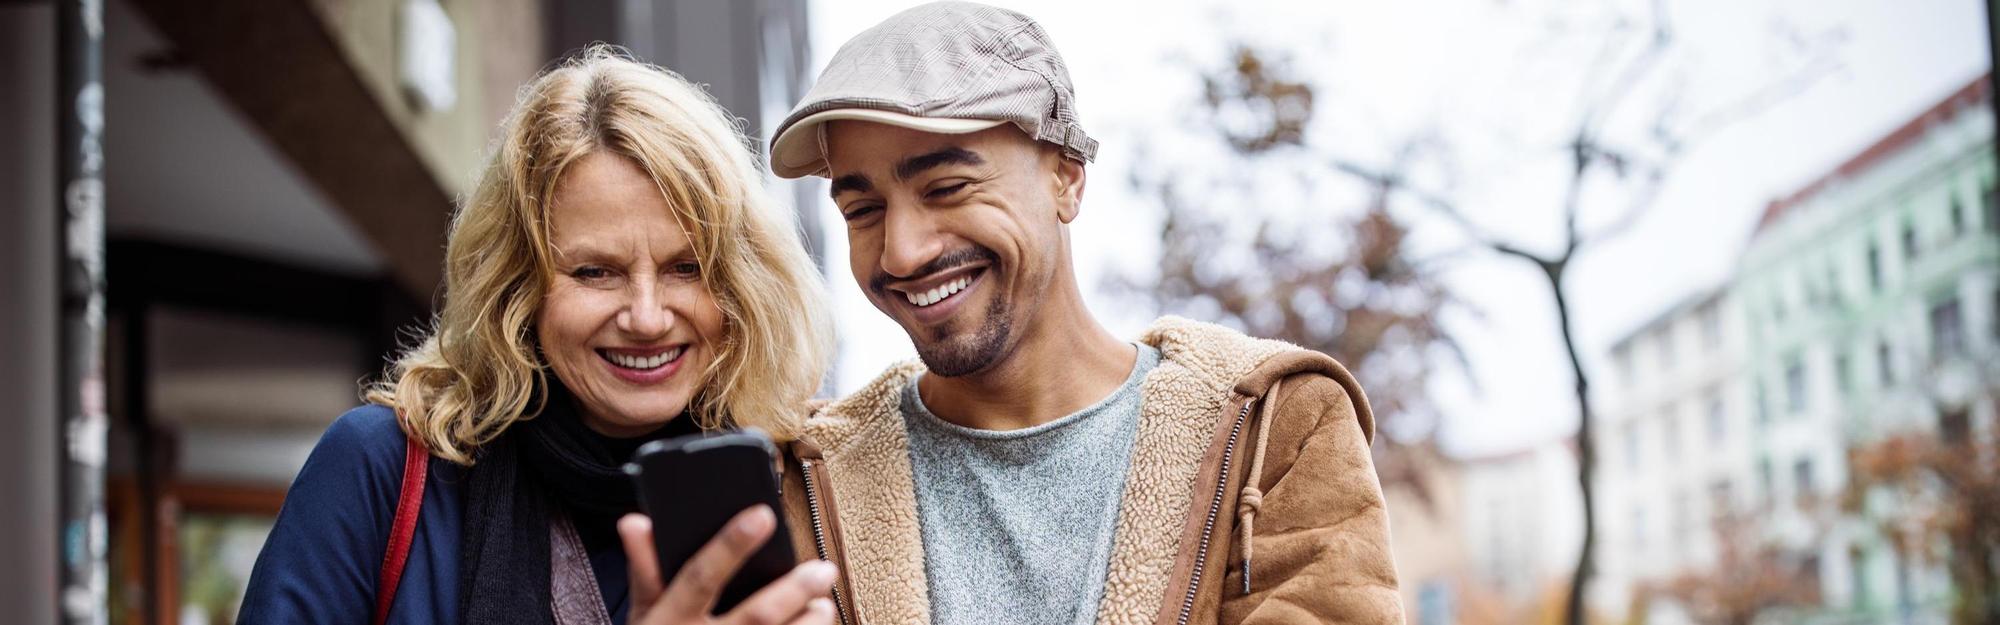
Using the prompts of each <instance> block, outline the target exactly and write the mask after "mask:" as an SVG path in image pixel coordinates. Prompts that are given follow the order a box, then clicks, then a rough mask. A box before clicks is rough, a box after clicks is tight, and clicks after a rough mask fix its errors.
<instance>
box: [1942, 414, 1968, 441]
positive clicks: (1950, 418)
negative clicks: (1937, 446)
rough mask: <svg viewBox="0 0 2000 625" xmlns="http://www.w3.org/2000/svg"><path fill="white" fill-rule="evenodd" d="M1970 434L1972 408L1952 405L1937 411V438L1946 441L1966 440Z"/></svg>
mask: <svg viewBox="0 0 2000 625" xmlns="http://www.w3.org/2000/svg"><path fill="white" fill-rule="evenodd" d="M1970 436H1972V409H1971V408H1969V407H1967V406H1964V405H1958V406H1952V407H1948V408H1944V409H1943V410H1939V411H1938V438H1939V439H1941V440H1943V441H1944V442H1947V443H1960V442H1966V441H1967V440H1968V437H1970Z"/></svg>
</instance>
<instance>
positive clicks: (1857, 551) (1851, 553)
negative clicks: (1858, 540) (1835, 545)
mask: <svg viewBox="0 0 2000 625" xmlns="http://www.w3.org/2000/svg"><path fill="white" fill-rule="evenodd" d="M1847 571H1848V575H1850V576H1852V577H1853V578H1854V579H1853V580H1851V581H1850V582H1849V584H1851V586H1852V588H1853V589H1854V590H1853V596H1854V597H1853V598H1854V609H1856V610H1867V609H1868V607H1869V605H1868V595H1869V592H1868V552H1867V551H1866V550H1863V549H1862V548H1861V545H1849V546H1848V547H1847Z"/></svg>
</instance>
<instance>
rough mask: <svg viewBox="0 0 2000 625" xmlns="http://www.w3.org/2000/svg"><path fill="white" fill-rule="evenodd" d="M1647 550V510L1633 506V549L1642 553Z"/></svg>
mask: <svg viewBox="0 0 2000 625" xmlns="http://www.w3.org/2000/svg"><path fill="white" fill-rule="evenodd" d="M1645 548H1646V509H1645V508H1641V507H1639V506H1632V549H1633V550H1634V551H1641V550H1644V549H1645Z"/></svg>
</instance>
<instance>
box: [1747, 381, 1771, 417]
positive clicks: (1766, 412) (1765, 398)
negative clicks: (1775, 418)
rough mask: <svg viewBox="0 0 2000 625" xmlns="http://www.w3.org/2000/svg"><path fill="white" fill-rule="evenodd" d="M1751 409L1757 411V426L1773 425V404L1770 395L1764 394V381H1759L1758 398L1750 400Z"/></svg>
mask: <svg viewBox="0 0 2000 625" xmlns="http://www.w3.org/2000/svg"><path fill="white" fill-rule="evenodd" d="M1750 401H1751V409H1753V410H1756V411H1757V426H1758V427H1763V426H1767V425H1770V424H1771V403H1770V397H1769V394H1767V393H1765V392H1764V381H1763V380H1758V381H1757V396H1756V397H1752V398H1750Z"/></svg>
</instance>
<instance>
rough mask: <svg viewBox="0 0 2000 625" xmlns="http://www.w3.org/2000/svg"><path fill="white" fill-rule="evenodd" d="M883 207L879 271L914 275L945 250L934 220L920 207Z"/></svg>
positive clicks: (906, 276) (908, 276)
mask: <svg viewBox="0 0 2000 625" xmlns="http://www.w3.org/2000/svg"><path fill="white" fill-rule="evenodd" d="M884 210H886V211H887V214H886V215H884V219H885V222H884V223H883V232H882V271H884V272H886V273H888V274H889V275H892V276H896V277H899V278H910V277H915V276H916V273H917V271H919V270H921V269H923V267H924V265H926V264H929V263H930V262H931V261H932V260H933V259H936V258H937V257H938V254H940V253H941V252H942V251H943V249H944V245H943V237H940V236H938V230H937V221H936V219H935V218H934V217H933V216H932V215H931V212H930V211H928V210H925V209H924V208H922V207H917V206H890V207H887V208H885V209H884Z"/></svg>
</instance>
